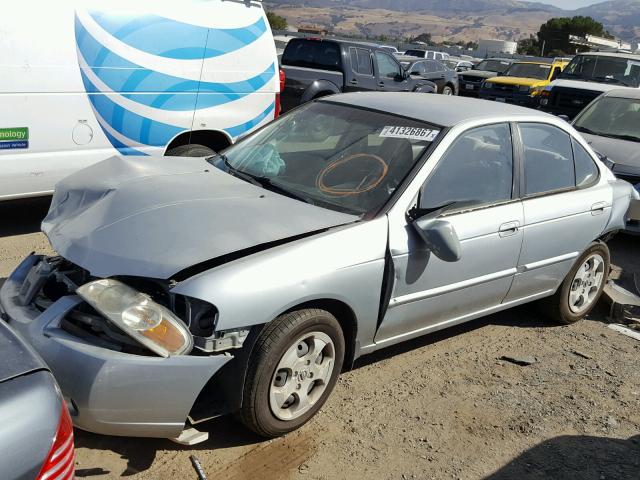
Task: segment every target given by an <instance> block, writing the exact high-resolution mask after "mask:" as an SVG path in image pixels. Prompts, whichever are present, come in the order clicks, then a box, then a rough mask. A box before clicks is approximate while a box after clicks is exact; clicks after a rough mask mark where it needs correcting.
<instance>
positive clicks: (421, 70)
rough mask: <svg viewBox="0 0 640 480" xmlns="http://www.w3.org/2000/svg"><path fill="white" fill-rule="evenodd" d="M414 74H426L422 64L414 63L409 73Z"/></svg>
mask: <svg viewBox="0 0 640 480" xmlns="http://www.w3.org/2000/svg"><path fill="white" fill-rule="evenodd" d="M415 72H417V73H419V74H421V75H422V74H423V73H425V72H426V69H425V68H424V62H416V63H414V64H413V66H412V67H411V73H415Z"/></svg>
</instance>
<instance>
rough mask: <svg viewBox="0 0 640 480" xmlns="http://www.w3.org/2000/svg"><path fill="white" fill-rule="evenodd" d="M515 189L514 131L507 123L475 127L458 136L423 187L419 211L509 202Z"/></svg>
mask: <svg viewBox="0 0 640 480" xmlns="http://www.w3.org/2000/svg"><path fill="white" fill-rule="evenodd" d="M512 186H513V147H512V143H511V128H510V127H509V125H508V124H506V123H500V124H496V125H488V126H486V127H480V128H475V129H473V130H469V131H467V132H465V133H463V134H462V135H461V136H460V137H458V138H457V139H456V140H455V142H454V143H453V145H451V147H450V148H449V150H448V151H447V152H446V153H445V154H444V155H443V157H442V158H441V159H440V162H439V163H438V165H437V167H436V170H435V172H434V173H433V174H432V175H431V177H429V179H428V180H427V182H426V184H425V185H424V187H423V188H422V192H421V195H420V208H423V209H430V210H434V209H438V208H440V207H443V206H445V205H449V204H451V203H464V204H465V206H475V205H486V204H491V203H496V202H501V201H506V200H510V199H511V192H512V190H513V189H512Z"/></svg>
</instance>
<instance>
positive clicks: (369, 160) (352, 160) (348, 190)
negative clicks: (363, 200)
mask: <svg viewBox="0 0 640 480" xmlns="http://www.w3.org/2000/svg"><path fill="white" fill-rule="evenodd" d="M358 163H359V164H360V165H358ZM341 170H344V171H343V172H342V173H339V172H340V171H341ZM361 172H362V173H364V175H363V176H362V177H361V179H359V178H352V179H349V176H353V177H356V176H357V175H358V174H359V173H361ZM388 173H389V166H388V165H387V163H386V162H385V161H384V160H383V159H382V158H381V157H379V156H378V155H373V154H370V153H356V154H354V155H349V156H348V157H345V158H341V159H339V160H336V161H335V162H332V163H330V164H329V165H327V166H326V167H325V168H323V169H322V170H321V171H320V173H318V176H317V177H316V188H317V189H318V190H319V191H321V192H322V193H325V194H327V195H333V196H350V195H361V194H363V193H366V192H369V191H371V190H373V189H374V188H376V187H377V186H378V185H380V182H382V180H384V178H385V177H386V176H387V174H388ZM332 174H333V175H334V176H336V177H337V179H336V180H337V181H336V180H333V181H332V179H331V176H332ZM358 180H359V181H358ZM349 181H352V182H353V181H357V184H356V185H355V186H345V184H348V183H349Z"/></svg>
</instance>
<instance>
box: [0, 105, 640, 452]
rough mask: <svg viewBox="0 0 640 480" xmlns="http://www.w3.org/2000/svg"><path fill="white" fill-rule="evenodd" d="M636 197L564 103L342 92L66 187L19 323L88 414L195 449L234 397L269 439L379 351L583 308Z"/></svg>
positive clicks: (110, 430) (561, 317)
mask: <svg viewBox="0 0 640 480" xmlns="http://www.w3.org/2000/svg"><path fill="white" fill-rule="evenodd" d="M637 200H638V194H637V192H635V190H633V189H632V187H631V186H630V185H629V184H628V183H626V182H624V181H622V180H617V179H616V178H615V177H614V175H613V174H612V173H611V172H610V171H609V170H608V169H607V168H606V167H605V166H604V165H603V164H602V163H601V162H600V161H599V160H598V157H597V156H596V155H595V153H594V152H593V151H592V150H591V148H590V147H589V145H588V144H587V143H586V142H585V141H584V140H583V139H582V138H581V137H580V135H579V134H578V133H577V132H576V131H575V130H574V129H573V127H571V126H570V125H569V124H567V123H566V122H564V121H563V120H561V119H557V118H554V117H552V116H549V115H546V114H542V113H538V112H536V111H532V110H525V109H521V108H518V107H514V106H508V105H501V104H497V103H493V102H484V101H481V100H473V99H464V98H457V97H453V98H450V97H442V96H435V95H423V94H410V93H398V94H395V93H357V94H347V95H339V96H333V97H326V98H323V99H321V100H318V101H315V102H312V103H310V104H307V105H304V106H302V107H300V108H298V109H296V110H295V111H292V112H291V113H290V114H288V115H286V116H284V117H282V118H281V119H279V120H277V121H275V122H273V123H271V124H269V125H267V126H265V127H264V128H262V129H261V130H259V131H258V132H256V133H254V134H252V135H250V136H248V137H247V138H245V139H244V140H242V141H241V142H239V143H238V144H236V145H234V146H232V147H230V148H229V149H228V150H226V151H225V152H224V153H221V154H219V155H216V156H214V157H211V158H171V159H168V158H164V159H160V158H144V159H143V158H132V157H114V158H111V159H109V160H106V161H104V162H102V163H99V164H97V165H94V166H91V167H89V168H87V169H86V170H84V171H81V172H78V173H76V174H74V175H72V176H70V177H68V178H67V179H66V180H64V181H62V182H61V183H60V184H59V185H58V186H57V188H56V193H55V195H54V197H53V201H52V205H51V210H50V212H49V214H48V216H47V217H46V219H45V220H44V222H43V224H42V229H43V231H44V232H45V233H46V235H47V236H48V238H49V240H50V242H51V245H52V246H53V247H54V248H55V250H56V251H57V252H58V253H59V255H60V256H57V257H43V256H40V255H32V256H30V257H28V258H27V259H25V260H24V261H23V262H22V264H21V265H20V266H19V267H18V268H17V270H16V271H15V272H14V273H13V274H12V275H11V277H10V278H9V279H8V280H7V281H6V282H5V284H4V286H3V288H2V291H1V295H0V300H1V302H0V303H1V306H2V311H3V314H2V317H3V319H4V320H5V321H7V322H8V323H9V325H10V326H12V327H13V328H14V329H16V330H18V331H19V332H20V333H21V334H22V335H23V337H24V338H26V339H27V341H29V342H30V343H31V344H32V345H33V346H34V348H35V349H36V350H37V351H38V352H39V353H40V355H41V356H42V357H43V358H44V359H45V361H46V362H47V363H48V365H49V366H50V368H51V369H52V371H53V372H54V374H55V376H56V378H57V380H58V382H59V383H60V385H61V388H62V390H63V393H64V395H65V398H66V400H67V403H68V405H69V408H70V411H71V414H72V417H73V419H74V422H75V424H76V425H77V426H78V427H80V428H82V429H86V430H90V431H93V432H98V433H104V434H110V435H131V436H152V437H153V436H155V437H168V438H173V439H175V440H177V441H180V442H185V443H194V442H197V441H200V440H203V439H204V438H206V435H205V434H202V433H201V432H199V431H198V430H197V424H198V423H200V422H203V421H205V420H207V419H210V418H213V417H215V416H219V415H222V414H225V413H230V412H236V413H238V416H239V417H240V418H241V419H242V421H243V422H244V423H245V424H246V426H247V427H249V428H250V429H252V430H254V431H255V432H257V433H258V434H260V435H263V436H265V437H273V436H277V435H282V434H285V433H287V432H289V431H292V430H294V429H296V428H298V427H300V426H301V425H302V424H304V423H305V422H307V421H308V420H309V419H310V418H311V417H312V416H313V415H314V414H315V413H316V412H317V411H318V410H319V409H320V407H321V406H322V405H323V403H324V402H325V400H326V399H327V397H328V396H329V394H330V392H331V390H332V389H333V387H334V386H335V383H336V380H337V378H338V375H339V373H340V372H341V371H342V370H343V369H345V368H349V367H350V366H351V365H352V363H353V361H354V359H356V358H358V357H360V356H361V355H364V354H367V353H370V352H373V351H374V350H377V349H380V348H383V347H386V346H389V345H392V344H395V343H399V342H402V341H404V340H408V339H410V338H414V337H417V336H420V335H424V334H427V333H429V332H433V331H436V330H440V329H443V328H446V327H449V326H452V325H456V324H459V323H461V322H466V321H468V320H472V319H474V318H477V317H480V316H483V315H487V314H490V313H493V312H497V311H499V310H504V309H506V308H510V307H512V306H515V305H520V304H523V303H526V302H532V301H539V302H540V305H542V306H543V307H544V310H545V311H546V312H548V314H549V315H550V316H551V317H552V318H553V319H555V320H557V321H559V322H562V323H572V322H576V321H578V320H580V319H581V318H583V317H584V316H585V315H586V314H588V313H589V311H590V310H591V309H592V308H593V306H594V304H595V303H596V302H597V300H598V298H599V296H600V294H601V292H602V288H603V285H604V282H605V280H606V278H607V275H608V273H609V250H608V249H607V246H606V243H605V242H606V240H607V239H608V238H609V237H610V236H611V235H613V234H614V233H615V232H617V231H619V230H622V229H624V228H625V221H626V220H627V218H626V217H627V211H628V209H629V206H630V202H631V201H637Z"/></svg>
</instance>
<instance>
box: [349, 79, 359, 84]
mask: <svg viewBox="0 0 640 480" xmlns="http://www.w3.org/2000/svg"><path fill="white" fill-rule="evenodd" d="M349 83H351V85H358V80H356V79H355V78H354V79H353V80H351V82H349Z"/></svg>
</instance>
